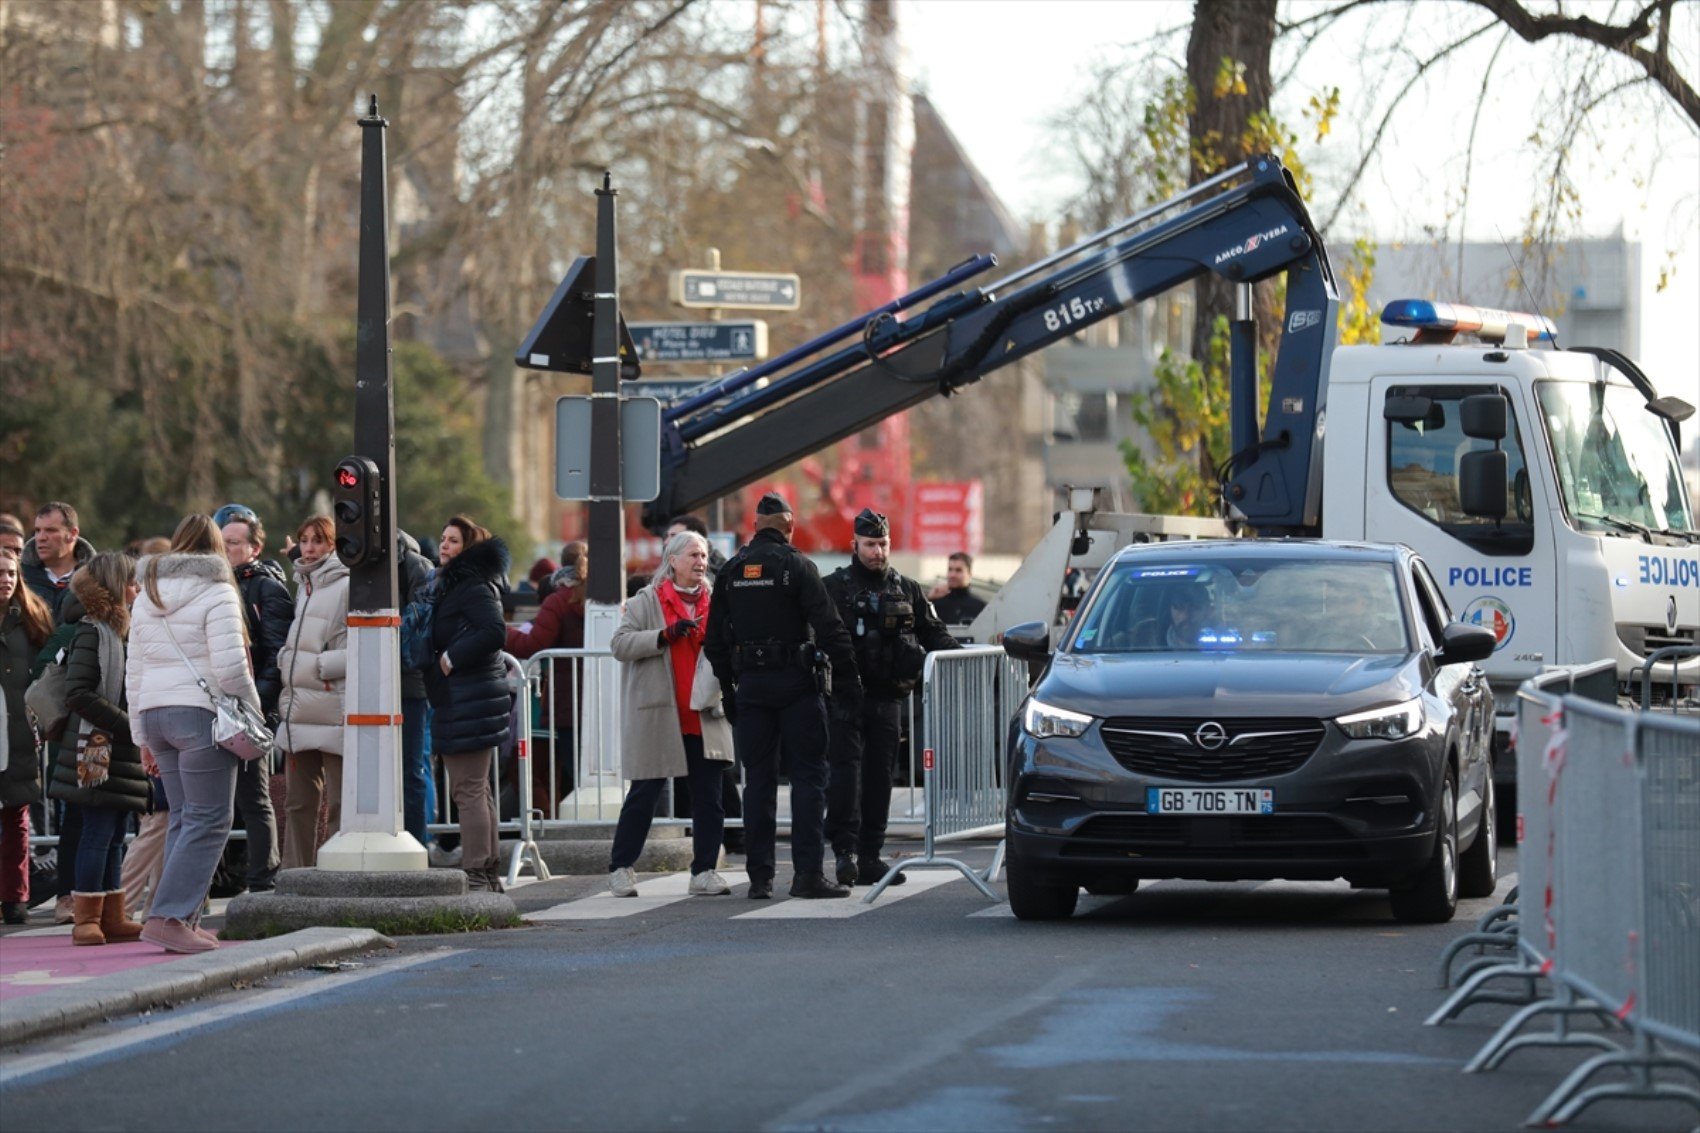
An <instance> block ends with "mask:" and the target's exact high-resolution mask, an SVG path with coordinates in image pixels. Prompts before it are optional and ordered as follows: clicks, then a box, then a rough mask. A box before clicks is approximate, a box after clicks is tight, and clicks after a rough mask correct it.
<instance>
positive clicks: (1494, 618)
mask: <svg viewBox="0 0 1700 1133" xmlns="http://www.w3.org/2000/svg"><path fill="white" fill-rule="evenodd" d="M1459 620H1460V621H1463V622H1467V623H1468V624H1470V625H1473V626H1481V627H1483V628H1484V629H1491V630H1493V641H1494V645H1493V651H1494V652H1495V653H1498V652H1499V651H1500V650H1501V649H1504V648H1505V645H1506V642H1508V641H1510V640H1511V635H1512V634H1514V633H1516V632H1517V618H1516V616H1515V615H1513V614H1512V612H1511V607H1510V606H1507V605H1506V604H1505V603H1504V602H1501V601H1500V600H1499V599H1498V598H1493V597H1486V598H1477V599H1476V600H1475V601H1473V602H1471V603H1470V604H1469V605H1468V606H1465V607H1464V614H1463V616H1462V617H1461V618H1460V619H1459Z"/></svg>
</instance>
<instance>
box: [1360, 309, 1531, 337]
mask: <svg viewBox="0 0 1700 1133" xmlns="http://www.w3.org/2000/svg"><path fill="white" fill-rule="evenodd" d="M1381 321H1382V322H1384V323H1389V324H1391V325H1393V326H1396V327H1414V328H1416V329H1417V330H1419V331H1425V332H1438V333H1436V334H1434V335H1431V336H1428V337H1427V340H1428V341H1434V340H1436V339H1439V340H1440V341H1445V342H1450V341H1451V340H1452V336H1453V335H1457V334H1473V335H1475V336H1476V337H1477V338H1480V339H1483V340H1484V341H1491V342H1504V341H1505V336H1506V333H1507V332H1508V331H1509V330H1510V328H1511V326H1512V324H1514V323H1515V324H1517V325H1519V326H1521V327H1523V328H1524V330H1526V331H1527V332H1528V335H1529V341H1530V342H1552V341H1553V340H1554V339H1555V338H1557V336H1558V328H1557V327H1556V326H1554V325H1553V323H1552V320H1551V319H1548V318H1546V317H1545V316H1543V315H1532V314H1528V313H1527V312H1523V311H1502V310H1500V309H1498V308H1497V307H1472V306H1469V305H1468V304H1465V303H1435V302H1432V301H1430V300H1428V299H1395V300H1393V302H1391V303H1389V304H1387V306H1385V307H1383V308H1382V310H1381Z"/></svg>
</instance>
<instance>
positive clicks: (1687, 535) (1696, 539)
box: [1657, 527, 1700, 543]
mask: <svg viewBox="0 0 1700 1133" xmlns="http://www.w3.org/2000/svg"><path fill="white" fill-rule="evenodd" d="M1657 533H1658V534H1660V535H1668V536H1670V537H1671V538H1672V539H1681V540H1682V541H1683V542H1685V543H1700V531H1676V530H1674V529H1672V528H1669V527H1661V528H1659V530H1658V532H1657Z"/></svg>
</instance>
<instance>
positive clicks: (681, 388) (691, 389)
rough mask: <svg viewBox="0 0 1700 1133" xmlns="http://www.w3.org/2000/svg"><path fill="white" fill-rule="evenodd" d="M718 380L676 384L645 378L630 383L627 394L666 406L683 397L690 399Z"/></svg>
mask: <svg viewBox="0 0 1700 1133" xmlns="http://www.w3.org/2000/svg"><path fill="white" fill-rule="evenodd" d="M718 380H719V379H718V378H680V379H679V380H678V381H676V382H675V381H665V380H655V379H650V378H645V379H644V380H643V381H641V382H630V383H628V384H627V386H626V392H627V393H628V394H629V395H630V396H632V397H653V398H655V399H656V400H657V401H660V402H661V403H662V404H663V405H665V404H666V403H667V402H669V401H678V400H679V399H680V398H682V397H688V396H689V395H691V394H693V393H696V392H697V391H698V390H700V389H702V388H703V387H704V386H705V385H707V384H708V383H709V382H712V381H718Z"/></svg>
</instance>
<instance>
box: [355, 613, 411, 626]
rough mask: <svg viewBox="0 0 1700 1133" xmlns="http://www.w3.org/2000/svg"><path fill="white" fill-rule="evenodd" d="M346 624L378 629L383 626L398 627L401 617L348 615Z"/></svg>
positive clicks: (390, 615)
mask: <svg viewBox="0 0 1700 1133" xmlns="http://www.w3.org/2000/svg"><path fill="white" fill-rule="evenodd" d="M348 624H349V625H351V626H372V627H377V628H380V629H381V628H383V627H384V626H399V625H400V624H401V615H399V614H350V615H348Z"/></svg>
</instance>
